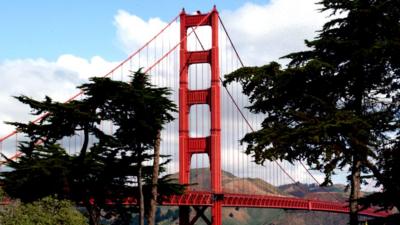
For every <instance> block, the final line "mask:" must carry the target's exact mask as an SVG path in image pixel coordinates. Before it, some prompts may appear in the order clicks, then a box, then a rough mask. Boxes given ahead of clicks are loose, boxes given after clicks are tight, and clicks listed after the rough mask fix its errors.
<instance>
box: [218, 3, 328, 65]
mask: <svg viewBox="0 0 400 225" xmlns="http://www.w3.org/2000/svg"><path fill="white" fill-rule="evenodd" d="M316 2H317V1H316V0H272V1H271V2H270V3H267V4H265V5H256V4H253V3H247V4H246V5H244V6H243V7H241V8H239V9H237V10H235V11H222V12H221V17H222V19H223V21H224V23H225V24H226V27H227V29H228V31H229V33H230V35H231V36H232V39H233V41H234V42H235V44H236V46H237V47H238V49H239V52H240V53H241V54H242V56H243V59H244V61H245V64H248V65H259V64H265V63H268V62H269V61H272V60H277V59H278V58H279V57H282V56H284V55H286V54H288V53H291V52H294V51H299V50H304V49H305V45H304V40H305V39H312V38H313V37H315V36H316V33H315V31H317V30H319V29H321V26H322V25H323V23H324V22H325V21H326V16H327V15H326V14H322V13H319V11H318V9H319V8H320V6H318V5H316V4H315V3H316Z"/></svg>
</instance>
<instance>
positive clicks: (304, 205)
mask: <svg viewBox="0 0 400 225" xmlns="http://www.w3.org/2000/svg"><path fill="white" fill-rule="evenodd" d="M218 198H219V199H220V200H221V201H222V206H223V207H246V208H281V209H293V210H311V211H325V212H336V213H349V208H348V205H347V204H343V203H337V202H328V201H318V200H307V199H301V198H293V197H280V196H268V195H248V194H230V193H224V194H220V195H215V194H212V193H210V192H193V191H192V192H186V193H185V194H183V195H177V196H171V197H170V198H168V199H165V200H164V201H163V205H168V206H181V205H188V206H193V205H198V206H204V205H207V206H211V205H212V203H213V202H214V201H215V200H216V199H218ZM389 214H390V213H388V212H382V211H381V212H376V210H374V209H372V208H369V209H366V210H363V211H361V212H360V215H364V216H372V217H386V216H388V215H389Z"/></svg>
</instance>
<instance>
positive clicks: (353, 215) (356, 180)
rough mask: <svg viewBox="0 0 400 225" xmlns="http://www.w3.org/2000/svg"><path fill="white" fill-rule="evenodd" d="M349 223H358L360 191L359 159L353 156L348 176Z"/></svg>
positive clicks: (355, 224)
mask: <svg viewBox="0 0 400 225" xmlns="http://www.w3.org/2000/svg"><path fill="white" fill-rule="evenodd" d="M350 179H351V180H350V197H349V208H350V225H358V224H359V223H358V199H359V198H360V192H361V161H360V160H359V159H358V157H357V156H353V166H352V170H351V178H350Z"/></svg>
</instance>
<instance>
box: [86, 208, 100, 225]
mask: <svg viewBox="0 0 400 225" xmlns="http://www.w3.org/2000/svg"><path fill="white" fill-rule="evenodd" d="M86 210H87V211H88V213H89V225H100V210H99V208H98V207H96V206H95V205H93V204H90V203H88V205H87V206H86Z"/></svg>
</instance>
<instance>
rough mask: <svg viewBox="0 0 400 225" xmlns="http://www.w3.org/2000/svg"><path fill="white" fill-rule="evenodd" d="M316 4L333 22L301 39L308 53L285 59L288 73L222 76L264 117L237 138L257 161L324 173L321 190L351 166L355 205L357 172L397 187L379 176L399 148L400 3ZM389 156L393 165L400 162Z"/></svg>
mask: <svg viewBox="0 0 400 225" xmlns="http://www.w3.org/2000/svg"><path fill="white" fill-rule="evenodd" d="M320 4H321V5H322V6H323V9H322V10H323V11H329V12H331V13H332V15H333V16H334V17H333V18H332V19H331V20H330V21H329V22H327V23H326V24H325V25H324V26H323V28H322V30H321V31H320V32H319V35H318V36H317V37H316V38H315V39H314V40H312V41H306V45H307V47H309V49H310V50H307V51H304V52H297V53H292V54H289V55H287V56H285V58H288V59H290V60H291V61H290V63H289V65H288V67H287V68H282V67H281V66H280V65H279V64H278V63H276V62H272V63H270V64H267V65H265V66H261V67H246V68H242V69H239V70H237V71H235V72H233V73H231V74H228V75H226V76H225V78H226V81H225V84H227V83H231V82H234V81H238V82H240V83H241V84H242V85H243V93H244V94H246V95H248V96H249V97H250V103H251V105H250V106H249V109H250V110H251V111H252V112H255V113H263V114H265V115H266V118H265V119H264V121H263V123H262V128H261V129H260V130H257V131H255V132H251V133H248V134H247V135H246V136H245V137H244V138H243V139H242V142H245V143H247V144H248V148H247V151H246V152H247V153H248V154H252V155H254V157H255V160H256V162H258V163H263V162H264V160H276V159H286V160H288V161H290V162H292V161H295V160H306V161H307V163H308V164H309V165H310V166H312V167H313V168H315V169H319V170H322V171H323V172H325V174H326V179H325V184H329V183H331V176H332V174H333V173H334V170H335V169H336V168H340V169H343V168H349V173H350V175H351V176H349V182H350V184H351V188H352V190H353V192H352V193H353V194H351V198H352V199H351V201H350V202H354V200H356V199H357V198H358V197H357V192H359V191H358V190H359V187H360V181H362V180H363V176H362V175H361V176H360V172H363V174H371V173H373V174H374V175H375V177H376V178H377V179H379V180H380V181H379V182H381V183H382V184H383V185H384V186H385V187H386V189H385V190H390V189H391V188H389V187H390V186H391V185H393V184H394V183H395V185H396V186H397V187H399V183H398V181H393V180H392V181H391V182H388V181H389V180H390V179H381V178H382V175H381V173H382V172H384V171H387V172H388V171H391V170H390V169H389V170H388V169H387V168H386V169H385V167H386V166H388V165H389V164H390V165H394V164H391V163H390V162H389V161H386V159H390V157H389V158H385V157H386V155H387V154H386V152H393V151H396V149H398V147H395V144H394V143H395V142H396V141H395V138H396V137H395V135H394V134H396V133H398V132H399V127H400V92H399V91H398V90H399V88H400V22H399V21H400V5H399V1H398V0H387V1H376V0H354V1H348V0H323V1H321V2H320ZM389 155H390V154H389ZM392 156H393V157H395V158H392V159H393V162H394V161H397V162H398V160H399V158H398V157H399V156H398V155H393V154H392ZM376 162H379V163H378V165H376V164H375V163H376ZM346 166H348V167H346ZM390 173H391V172H390ZM393 175H394V176H395V174H393ZM388 178H389V177H388ZM385 180H386V181H385ZM396 180H398V179H396ZM396 190H398V189H396ZM395 199H396V198H391V199H388V200H389V201H392V202H393V201H397V200H395ZM397 199H398V198H397Z"/></svg>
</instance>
